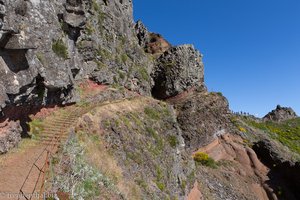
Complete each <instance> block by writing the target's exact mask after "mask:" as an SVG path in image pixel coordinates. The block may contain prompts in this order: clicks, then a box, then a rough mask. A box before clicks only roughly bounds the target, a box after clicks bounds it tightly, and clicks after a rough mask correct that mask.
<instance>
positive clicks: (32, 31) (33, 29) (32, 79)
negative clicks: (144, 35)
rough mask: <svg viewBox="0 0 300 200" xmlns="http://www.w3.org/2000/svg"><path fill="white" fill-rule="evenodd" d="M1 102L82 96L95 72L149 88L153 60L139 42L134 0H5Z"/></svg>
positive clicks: (105, 79)
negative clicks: (80, 89) (78, 90)
mask: <svg viewBox="0 0 300 200" xmlns="http://www.w3.org/2000/svg"><path fill="white" fill-rule="evenodd" d="M0 6H1V13H0V14H1V15H0V18H1V19H0V21H1V27H0V33H1V34H0V47H1V50H0V76H1V80H0V94H1V98H0V105H1V107H2V108H3V107H5V106H6V105H8V104H13V105H19V104H30V103H32V104H51V103H52V104H60V103H68V102H74V101H76V100H77V96H76V94H75V90H74V88H75V85H76V81H77V80H78V81H80V80H82V79H83V78H87V77H88V78H91V79H93V80H95V81H97V82H98V83H101V84H117V85H123V86H126V87H127V88H129V89H131V90H134V91H137V92H139V93H142V94H150V90H151V85H152V84H151V78H150V77H149V74H150V71H151V68H152V66H153V64H152V61H151V60H150V59H148V57H147V56H146V55H145V53H144V52H143V50H142V49H141V48H140V46H139V45H138V41H137V38H136V35H135V32H134V23H133V17H132V2H131V0H123V1H117V0H114V1H106V0H93V1H91V0H79V1H75V0H67V1H54V2H53V1H49V0H46V1H39V0H30V1H23V0H17V1H9V0H2V1H0Z"/></svg>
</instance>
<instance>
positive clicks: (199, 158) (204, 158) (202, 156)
mask: <svg viewBox="0 0 300 200" xmlns="http://www.w3.org/2000/svg"><path fill="white" fill-rule="evenodd" d="M194 161H195V162H196V163H199V164H201V165H205V166H208V167H211V168H216V167H217V163H216V162H215V161H214V159H212V158H211V157H209V156H208V154H206V153H203V152H197V153H195V155H194Z"/></svg>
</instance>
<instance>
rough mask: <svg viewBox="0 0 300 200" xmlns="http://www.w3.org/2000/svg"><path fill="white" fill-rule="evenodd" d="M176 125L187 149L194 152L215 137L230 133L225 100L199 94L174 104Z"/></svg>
mask: <svg viewBox="0 0 300 200" xmlns="http://www.w3.org/2000/svg"><path fill="white" fill-rule="evenodd" d="M175 107H176V109H177V110H178V117H177V119H178V123H179V124H180V128H181V129H182V134H183V138H184V140H185V143H186V145H187V148H188V149H189V150H191V151H195V150H197V149H199V148H200V147H203V146H204V145H207V144H209V143H210V142H212V141H213V140H214V139H215V138H216V137H217V136H220V135H222V134H225V133H228V132H231V130H232V129H233V128H232V127H231V123H230V116H231V114H230V111H229V105H228V101H227V99H226V98H225V97H224V96H222V95H220V94H218V93H208V92H201V93H196V94H194V95H192V96H188V97H187V98H185V99H184V100H182V101H181V102H177V103H175Z"/></svg>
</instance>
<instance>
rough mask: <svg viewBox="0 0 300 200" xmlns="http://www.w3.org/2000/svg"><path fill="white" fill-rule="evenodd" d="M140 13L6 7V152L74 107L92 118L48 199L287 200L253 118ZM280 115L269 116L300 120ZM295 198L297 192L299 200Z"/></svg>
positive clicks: (1, 67)
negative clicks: (210, 87) (232, 106)
mask: <svg viewBox="0 0 300 200" xmlns="http://www.w3.org/2000/svg"><path fill="white" fill-rule="evenodd" d="M132 9H133V5H132V1H131V0H55V1H53V0H51V1H50V0H43V1H42V0H17V1H10V0H0V22H1V23H0V33H1V34H0V76H1V79H0V112H1V115H2V117H1V120H0V153H1V154H2V153H6V152H7V151H9V150H10V149H12V148H14V147H15V146H17V145H18V144H19V142H20V140H21V133H23V134H22V136H23V138H24V137H28V138H31V139H29V140H36V139H37V138H38V139H40V138H41V134H42V133H43V134H44V136H45V135H47V137H49V132H46V133H45V130H43V127H45V124H50V128H49V127H48V129H50V130H51V131H53V130H54V131H57V129H55V128H53V127H52V126H55V125H53V124H51V123H49V121H50V122H51V120H49V119H48V118H49V117H48V118H47V116H52V115H51V114H53V113H54V114H53V116H55V114H57V113H59V112H65V111H64V109H65V108H69V107H70V109H72V108H73V107H72V104H76V106H77V109H79V110H84V111H85V112H84V113H83V114H82V116H81V117H80V118H79V119H78V120H77V124H76V125H72V126H70V127H69V128H70V130H69V132H70V133H69V132H68V133H67V134H68V138H67V141H66V143H64V144H63V145H62V146H60V151H59V153H58V154H60V155H61V158H63V159H62V160H66V161H69V162H68V163H65V162H59V163H57V162H55V159H57V158H56V157H55V158H53V159H54V161H53V163H54V171H53V173H54V174H55V175H56V178H54V179H53V180H52V181H51V183H53V185H51V187H49V191H50V192H54V193H55V194H61V193H64V194H65V195H67V196H68V195H71V196H72V197H73V198H75V199H80V198H82V199H96V198H104V199H189V200H194V199H220V200H221V199H238V200H240V199H251V200H252V199H253V200H254V199H262V200H264V199H274V200H275V199H278V198H277V196H280V195H279V194H278V191H279V190H277V189H276V187H278V184H269V182H268V181H269V179H270V178H272V177H273V176H271V175H270V176H269V174H268V172H269V171H268V170H270V169H271V167H270V166H269V165H268V163H265V162H261V161H260V160H259V159H258V157H257V155H256V153H255V152H254V151H253V150H252V148H251V147H252V144H259V145H256V146H255V148H254V149H255V150H256V152H257V154H258V155H259V158H261V160H262V161H264V158H263V157H262V156H261V152H267V153H266V154H267V155H272V153H274V152H275V150H274V149H275V148H268V150H269V149H271V150H270V151H267V150H264V149H265V146H264V145H261V143H257V142H259V141H260V140H262V138H263V137H262V138H259V139H257V138H256V136H257V135H258V134H256V133H257V132H258V133H261V132H260V130H258V128H257V127H255V125H256V124H254V123H256V121H255V120H256V119H255V120H254V121H247V120H246V121H243V119H240V118H241V116H234V115H233V114H232V113H231V112H230V110H229V103H228V101H227V99H226V98H225V97H224V96H223V95H222V94H221V93H214V92H208V91H207V89H206V86H205V83H204V65H203V62H202V57H203V56H202V54H201V53H200V52H199V51H198V50H196V49H195V48H194V47H193V45H180V46H172V45H171V44H170V43H169V42H168V41H167V40H166V39H164V38H163V37H162V36H161V35H160V34H157V33H152V32H150V31H149V30H148V29H147V28H146V26H145V25H144V24H143V23H142V22H141V21H138V22H136V23H135V22H134V21H133V16H132ZM278 109H280V110H282V108H278ZM283 110H284V114H282V112H281V111H280V112H279V111H278V112H276V113H280V114H278V115H279V117H276V119H275V118H274V117H267V118H270V119H272V120H274V119H275V120H277V118H278V121H280V120H281V119H283V118H284V119H286V118H291V117H290V116H294V113H292V112H290V111H289V110H286V109H283ZM57 115H59V114H57ZM271 115H272V116H273V114H270V116H271ZM283 115H284V117H281V116H283ZM53 116H52V117H53ZM275 116H277V114H275ZM64 119H65V118H64ZM52 120H53V119H52ZM257 120H258V119H257ZM58 121H60V120H59V119H58ZM258 121H259V122H262V120H258ZM52 123H53V121H52ZM60 123H62V122H61V121H60ZM257 123H258V122H257ZM66 124H67V123H66ZM67 125H68V124H67ZM64 128H65V127H64ZM295 130H296V131H297V130H298V129H295ZM48 131H49V130H48ZM261 135H263V134H261ZM55 136H56V135H55ZM253 138H254V139H253ZM270 138H271V137H270ZM270 138H268V139H270ZM279 139H280V138H279ZM284 139H285V138H284ZM21 141H22V140H21ZM282 141H283V142H284V141H285V140H282ZM282 141H281V142H282ZM21 143H22V142H21ZM288 144H289V145H290V144H293V145H294V143H290V142H289V143H288ZM35 145H37V147H38V145H40V144H35ZM293 145H292V146H291V148H292V149H293V147H294V146H295V145H294V146H293ZM261 146H263V148H258V149H257V148H256V147H261ZM289 147H290V146H289ZM294 150H295V149H294ZM296 150H297V148H296ZM25 152H26V150H25ZM15 154H18V152H15V153H12V157H13V156H14V155H15ZM57 156H58V155H57ZM9 158H10V157H9ZM9 158H8V159H9ZM267 158H268V156H267ZM0 159H1V157H0ZM272 159H273V157H272ZM15 160H18V159H15ZM280 160H282V159H281V158H280ZM8 163H9V162H8ZM10 163H13V162H10ZM276 163H280V162H277V161H276ZM7 166H9V164H8V165H7ZM295 166H296V167H295V168H293V165H291V166H290V167H291V168H292V169H293V170H295V171H296V170H297V169H298V168H297V167H298V165H295ZM1 167H2V166H0V170H3V171H4V172H5V170H8V171H9V170H10V169H11V168H10V167H6V168H5V167H2V168H1ZM81 169H82V170H81ZM85 170H86V171H85ZM4 172H3V173H4ZM4 174H5V173H4ZM74 174H76V176H77V177H76V181H77V182H76V181H75V183H74V185H72V184H71V185H70V184H69V183H70V181H74V180H73V179H72V180H71V179H70V178H72V177H73V175H74ZM8 182H9V181H7V183H8ZM49 182H50V181H49ZM9 183H12V184H14V181H10V182H9ZM66 183H68V184H66ZM295 183H297V181H296V180H295ZM2 184H3V185H5V183H2ZM297 184H298V183H297ZM297 184H296V187H295V188H298V185H297ZM0 185H1V181H0ZM12 188H13V187H12ZM17 189H19V188H17ZM296 190H297V189H293V190H291V191H290V190H289V191H288V194H289V195H290V196H291V197H293V198H294V197H295V195H294V196H293V193H294V191H296ZM0 192H1V191H0ZM17 192H19V190H18V191H17ZM296 197H297V196H296Z"/></svg>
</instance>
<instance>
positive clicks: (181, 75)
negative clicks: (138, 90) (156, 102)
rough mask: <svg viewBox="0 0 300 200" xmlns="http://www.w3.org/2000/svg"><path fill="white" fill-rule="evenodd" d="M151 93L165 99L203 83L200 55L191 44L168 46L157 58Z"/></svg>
mask: <svg viewBox="0 0 300 200" xmlns="http://www.w3.org/2000/svg"><path fill="white" fill-rule="evenodd" d="M156 62H157V66H156V68H155V70H154V72H153V74H152V77H153V80H154V87H153V88H152V95H153V96H154V97H155V98H158V99H167V98H169V97H173V96H176V95H178V94H180V93H182V92H184V91H188V90H190V89H195V88H199V87H201V86H203V85H204V66H203V63H202V55H201V54H200V52H199V51H197V50H196V49H195V48H194V47H193V46H192V45H182V46H177V47H173V48H170V49H169V50H167V51H166V52H165V53H163V54H162V55H161V56H160V57H159V58H158V59H157V61H156Z"/></svg>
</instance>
